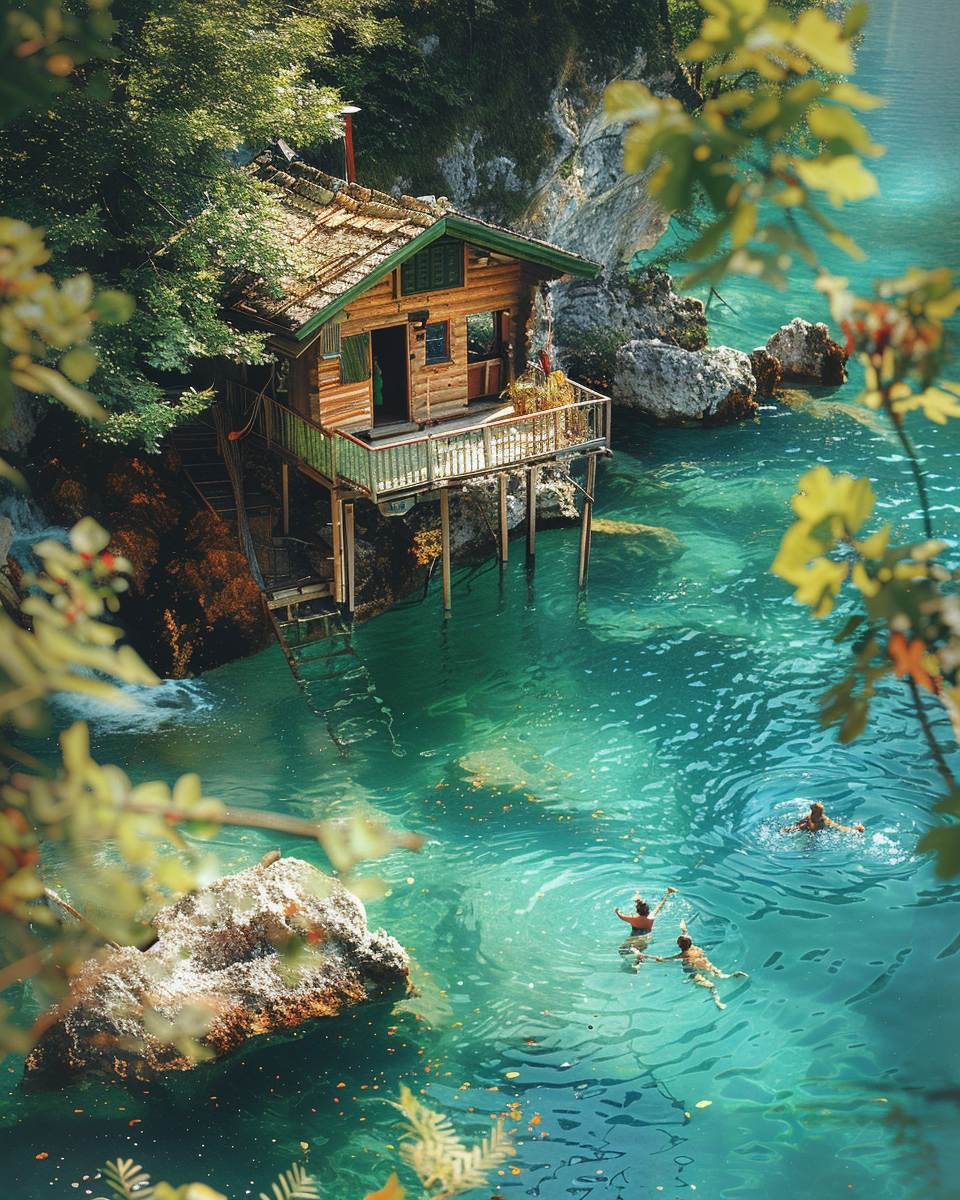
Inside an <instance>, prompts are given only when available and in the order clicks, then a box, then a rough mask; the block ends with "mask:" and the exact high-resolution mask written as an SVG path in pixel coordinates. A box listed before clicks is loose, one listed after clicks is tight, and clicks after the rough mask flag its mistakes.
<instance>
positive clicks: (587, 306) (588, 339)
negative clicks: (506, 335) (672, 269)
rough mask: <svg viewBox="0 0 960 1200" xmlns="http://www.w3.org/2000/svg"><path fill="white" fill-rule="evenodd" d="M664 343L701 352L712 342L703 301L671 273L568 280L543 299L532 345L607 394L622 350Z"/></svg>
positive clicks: (554, 286)
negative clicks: (685, 293) (677, 286)
mask: <svg viewBox="0 0 960 1200" xmlns="http://www.w3.org/2000/svg"><path fill="white" fill-rule="evenodd" d="M652 338H658V339H659V340H660V341H663V342H667V343H671V344H673V345H676V346H681V347H683V348H684V349H685V350H700V349H702V348H703V347H704V346H705V345H706V343H707V322H706V317H705V316H704V311H703V304H702V303H701V302H700V301H699V300H694V299H692V298H689V297H687V298H682V297H680V296H678V295H677V294H676V293H675V292H674V290H673V280H672V279H671V277H670V276H669V275H668V274H667V273H666V271H657V270H644V271H640V272H637V273H636V274H630V275H628V274H627V273H626V272H616V273H612V274H610V273H606V272H605V273H604V274H603V275H601V276H599V277H598V278H597V279H573V278H571V279H563V280H560V281H559V282H558V283H554V284H551V285H550V286H549V287H547V288H544V289H543V290H542V291H541V292H540V294H539V295H538V298H537V304H536V306H535V312H534V321H533V324H532V327H531V332H530V343H531V348H532V350H533V352H534V353H537V352H539V351H541V350H542V351H544V352H546V354H547V357H548V358H549V360H550V363H551V365H552V366H554V367H560V368H561V369H562V370H563V371H565V372H566V373H567V374H568V375H570V376H571V377H572V378H574V379H577V380H579V381H580V382H582V383H586V384H588V385H589V386H590V387H593V388H596V389H597V390H598V391H601V392H603V393H605V394H613V396H614V399H615V400H619V397H618V396H617V395H616V394H614V392H615V389H614V380H615V376H616V373H617V362H616V357H617V351H618V350H619V349H620V347H621V346H624V345H626V343H627V342H631V341H636V340H641V341H643V340H650V339H652Z"/></svg>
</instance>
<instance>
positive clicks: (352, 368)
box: [340, 333, 370, 383]
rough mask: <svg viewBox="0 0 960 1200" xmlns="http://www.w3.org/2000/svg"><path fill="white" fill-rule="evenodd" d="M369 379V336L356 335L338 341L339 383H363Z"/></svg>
mask: <svg viewBox="0 0 960 1200" xmlns="http://www.w3.org/2000/svg"><path fill="white" fill-rule="evenodd" d="M369 378H370V334H369V333H358V334H357V335H356V336H355V337H345V338H342V339H341V341H340V382H341V383H363V381H364V380H365V379H369Z"/></svg>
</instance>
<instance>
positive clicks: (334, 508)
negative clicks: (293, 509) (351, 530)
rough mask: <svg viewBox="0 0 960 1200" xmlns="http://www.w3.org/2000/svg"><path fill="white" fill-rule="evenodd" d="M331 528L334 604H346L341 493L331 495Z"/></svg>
mask: <svg viewBox="0 0 960 1200" xmlns="http://www.w3.org/2000/svg"><path fill="white" fill-rule="evenodd" d="M330 526H331V533H332V535H333V602H334V604H344V603H346V595H347V589H346V580H345V578H344V569H343V501H342V500H341V499H340V494H339V492H336V491H332V492H331V493H330Z"/></svg>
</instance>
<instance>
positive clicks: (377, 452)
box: [225, 383, 610, 501]
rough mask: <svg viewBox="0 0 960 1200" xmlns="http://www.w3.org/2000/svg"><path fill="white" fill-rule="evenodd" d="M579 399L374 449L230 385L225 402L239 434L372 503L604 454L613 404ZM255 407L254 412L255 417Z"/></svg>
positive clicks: (576, 387)
mask: <svg viewBox="0 0 960 1200" xmlns="http://www.w3.org/2000/svg"><path fill="white" fill-rule="evenodd" d="M569 387H570V388H571V389H572V394H573V395H575V396H576V397H577V400H576V401H575V402H574V403H572V404H566V405H564V406H562V407H559V408H550V409H546V410H544V411H541V412H534V413H529V414H527V415H524V416H512V417H506V418H501V419H500V420H497V421H492V422H489V423H487V424H483V423H478V424H476V425H469V426H466V427H463V426H462V425H459V423H458V427H457V428H452V429H450V430H445V429H444V427H443V425H438V426H436V427H435V428H433V429H430V430H428V431H425V432H424V433H422V434H421V435H420V436H418V437H414V438H410V437H402V438H397V439H395V440H393V441H391V440H389V439H385V440H384V441H381V442H378V443H375V444H372V445H371V444H368V443H367V442H364V441H362V440H361V439H360V438H357V437H355V436H354V435H353V434H349V433H344V432H342V431H339V430H327V429H321V428H320V426H319V425H315V424H314V423H313V422H312V421H309V420H307V419H306V418H305V417H301V416H300V415H299V414H298V413H295V412H293V410H292V409H289V408H285V407H284V406H283V405H282V404H278V403H277V402H276V401H275V400H271V399H270V398H269V397H267V396H263V395H258V394H257V393H256V392H254V391H253V390H252V389H250V388H246V387H242V386H241V385H239V384H233V383H230V384H227V394H226V397H225V400H226V403H227V404H228V405H229V406H230V408H231V410H232V411H231V417H232V420H233V423H234V427H235V428H236V427H237V426H238V425H243V424H245V423H246V424H248V426H249V430H250V432H252V433H256V434H258V435H259V436H260V437H262V438H263V439H264V441H266V442H267V444H268V445H273V446H276V447H277V449H279V450H280V451H281V452H285V453H286V454H287V455H289V456H290V457H292V458H293V459H295V460H299V461H300V462H301V463H303V464H304V465H306V466H308V467H310V468H311V469H312V470H313V471H314V472H316V473H317V474H318V475H320V476H321V477H322V478H323V479H324V480H326V481H328V482H329V483H330V484H331V485H332V486H335V487H341V486H346V487H350V488H353V489H356V490H357V491H360V492H364V493H365V494H366V495H368V496H370V498H371V499H372V500H374V501H378V500H383V499H388V498H397V497H399V496H402V495H405V494H411V493H414V492H420V491H425V490H427V489H430V488H434V487H443V486H445V485H446V484H448V483H452V482H454V481H455V480H459V479H467V478H469V477H470V476H473V475H485V474H488V473H490V472H492V471H498V470H502V469H504V468H507V467H520V466H524V465H526V464H528V463H535V462H538V461H542V460H544V459H549V458H554V457H555V456H556V455H558V454H562V455H574V454H576V453H578V452H579V453H584V452H586V451H588V450H596V449H604V448H606V446H607V442H608V438H609V430H610V400H609V399H608V397H606V396H602V395H601V394H600V393H599V392H594V391H592V390H591V389H590V388H587V387H583V386H582V385H581V384H575V383H570V384H569ZM251 409H252V410H253V411H251Z"/></svg>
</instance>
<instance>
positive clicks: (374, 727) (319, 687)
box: [172, 417, 405, 755]
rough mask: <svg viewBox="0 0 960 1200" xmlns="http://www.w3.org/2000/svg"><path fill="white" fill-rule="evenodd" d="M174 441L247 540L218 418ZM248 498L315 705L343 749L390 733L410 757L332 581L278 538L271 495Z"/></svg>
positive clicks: (272, 588)
mask: <svg viewBox="0 0 960 1200" xmlns="http://www.w3.org/2000/svg"><path fill="white" fill-rule="evenodd" d="M172 442H173V446H174V449H175V451H176V454H177V456H178V457H179V460H180V465H181V466H182V468H183V471H184V473H185V474H186V476H187V477H188V478H189V480H190V481H191V483H192V484H193V486H194V487H195V489H196V490H197V492H199V494H200V496H201V497H202V499H203V501H204V503H205V504H206V505H207V507H208V508H210V509H211V510H212V511H213V512H215V513H217V515H218V516H220V517H222V518H223V520H225V521H226V522H227V523H228V524H229V525H230V526H231V528H232V529H233V530H234V532H235V533H236V534H237V536H238V539H239V536H240V534H239V525H240V522H239V520H238V513H237V506H236V499H235V496H234V490H233V487H232V485H231V482H230V474H229V472H228V470H227V467H226V465H225V464H224V461H223V458H222V457H221V455H220V452H219V445H218V441H217V431H216V428H215V426H214V424H213V420H212V418H210V417H208V418H207V419H204V418H203V417H201V418H200V419H199V420H197V421H193V422H191V423H190V424H187V425H182V426H179V427H177V428H176V429H175V430H174V432H173V435H172ZM243 501H244V509H245V512H246V516H247V520H248V522H249V524H250V526H251V532H252V533H253V534H254V537H253V542H252V545H253V546H254V548H255V550H256V556H257V565H258V566H259V569H260V573H261V575H262V578H263V600H264V604H265V605H266V607H267V610H268V612H269V613H270V617H271V620H272V622H273V626H274V630H275V632H276V635H277V640H278V641H279V643H280V646H281V648H282V649H283V652H284V655H285V656H286V659H287V662H288V663H289V665H290V670H291V671H292V672H293V675H294V678H295V679H296V680H297V682H298V683H299V684H300V686H301V688H302V689H303V692H304V694H305V696H306V697H307V702H308V703H309V704H310V707H311V708H312V709H313V710H314V712H316V713H318V714H319V715H320V716H322V717H323V718H324V719H325V720H326V723H327V728H328V729H329V731H330V736H331V738H332V739H333V741H334V742H335V743H336V745H337V746H338V747H339V748H340V750H341V752H342V753H346V752H347V749H348V747H349V746H350V745H352V744H354V743H356V742H359V741H363V740H365V739H366V738H370V737H374V736H383V735H384V734H386V736H387V738H388V739H389V741H390V743H391V746H392V750H393V753H394V754H397V755H403V754H404V753H405V751H404V750H403V749H402V748H401V747H400V746H399V745H398V743H397V741H396V739H395V737H394V735H393V717H392V715H391V714H390V711H389V709H388V708H387V707H386V705H385V704H384V703H383V701H382V700H381V699H380V697H379V696H378V695H377V694H376V686H375V684H374V682H373V679H372V678H371V676H370V672H369V671H368V670H367V668H366V667H365V666H364V664H363V662H362V661H361V659H360V658H359V657H358V655H357V653H356V651H355V650H354V648H353V644H352V637H351V631H350V628H349V626H348V625H347V624H345V623H344V620H343V618H342V617H341V615H340V613H339V611H338V610H337V608H336V606H335V605H334V603H333V599H332V595H331V593H332V580H329V579H325V578H320V577H318V576H316V575H315V574H311V572H310V570H309V568H308V566H307V564H306V563H305V560H304V556H303V555H302V553H298V545H302V543H298V539H296V538H286V537H280V536H277V537H274V536H273V532H272V516H273V513H272V509H271V506H270V504H269V502H268V501H267V499H266V497H264V496H263V495H262V494H260V493H251V492H250V491H248V490H247V489H246V488H244V497H243ZM241 544H242V539H241Z"/></svg>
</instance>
